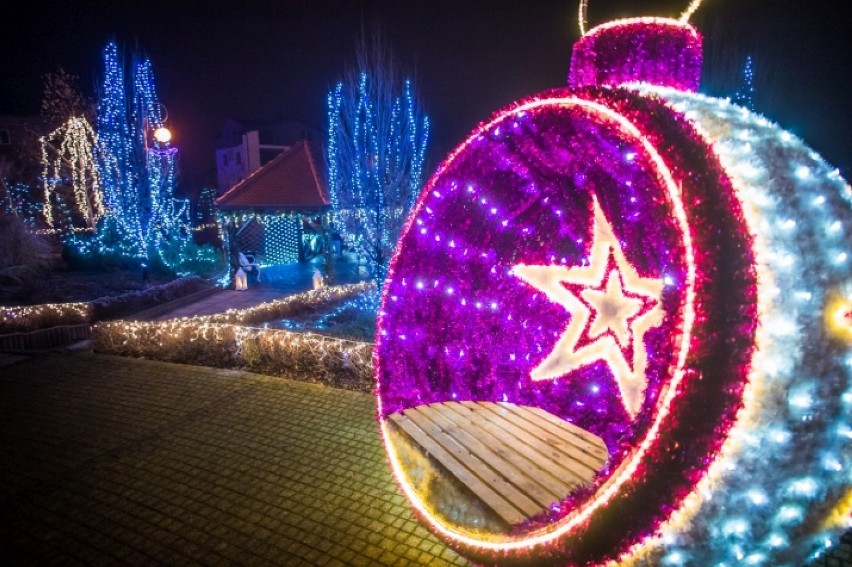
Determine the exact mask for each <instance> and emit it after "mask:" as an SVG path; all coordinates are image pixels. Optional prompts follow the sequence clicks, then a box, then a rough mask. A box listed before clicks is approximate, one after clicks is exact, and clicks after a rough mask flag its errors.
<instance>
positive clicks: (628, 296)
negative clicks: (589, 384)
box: [511, 199, 664, 419]
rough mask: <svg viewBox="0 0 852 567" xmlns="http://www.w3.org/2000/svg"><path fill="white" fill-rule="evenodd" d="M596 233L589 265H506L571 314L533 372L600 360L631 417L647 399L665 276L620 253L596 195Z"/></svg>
mask: <svg viewBox="0 0 852 567" xmlns="http://www.w3.org/2000/svg"><path fill="white" fill-rule="evenodd" d="M593 232H594V239H593V242H592V249H591V252H590V254H589V265H588V266H574V267H567V266H560V265H551V266H531V265H526V264H518V265H516V266H514V267H513V268H512V271H511V273H512V274H514V275H515V276H517V277H519V278H521V279H522V280H524V281H525V282H527V283H528V284H530V285H531V286H533V287H534V288H536V289H538V290H540V291H542V292H544V294H545V295H546V296H547V297H548V299H550V300H551V301H553V302H554V303H558V304H559V305H561V306H563V307H564V308H565V309H566V310H567V311H568V312H569V313H570V314H571V319H570V320H569V322H568V326H567V327H566V328H565V331H563V333H562V336H561V337H559V340H558V341H557V342H556V345H555V346H554V347H553V350H552V351H551V352H550V354H549V355H548V356H547V357H546V358H545V359H544V360H543V361H542V362H541V363H540V364H539V365H538V366H537V367H536V368H534V369H533V370H532V372H531V373H530V377H531V378H532V379H533V380H556V379H558V378H561V377H563V376H565V375H566V374H567V373H569V372H571V371H572V370H576V369H578V368H582V367H584V366H587V365H589V364H592V363H594V362H597V361H598V360H602V361H604V362H605V363H606V364H607V365H608V366H609V368H610V371H611V372H612V374H613V377H614V378H615V381H616V383H617V384H618V388H619V391H620V393H621V401H622V404H624V409H625V410H627V413H628V414H629V415H630V418H631V419H633V418H635V417H636V415H637V414H638V413H639V410H640V409H641V408H642V402H643V401H644V399H645V388H646V387H647V385H648V381H647V379H646V378H645V368H646V366H647V364H648V354H647V352H646V350H645V343H644V340H643V339H644V336H645V333H646V332H647V331H648V330H649V329H651V328H653V327H656V326H657V325H659V324H660V323H662V321H663V316H664V312H663V309H662V306H661V304H660V298H661V296H662V293H663V281H662V280H661V279H655V278H644V277H641V276H640V275H639V274H638V273H636V270H635V268H634V267H633V265H632V264H631V263H630V262H629V261H628V260H627V258H625V256H624V252H623V251H622V249H621V243H620V242H619V241H618V239H617V238H616V237H615V233H614V232H613V230H612V226H611V225H610V223H609V220H607V218H606V216H605V215H604V213H603V211H602V210H601V208H600V205H599V204H598V201H597V199H594V229H593Z"/></svg>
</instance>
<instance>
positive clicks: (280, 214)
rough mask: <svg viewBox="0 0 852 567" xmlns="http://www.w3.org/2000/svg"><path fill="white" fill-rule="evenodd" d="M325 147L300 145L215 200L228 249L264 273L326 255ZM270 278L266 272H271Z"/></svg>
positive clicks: (309, 143)
mask: <svg viewBox="0 0 852 567" xmlns="http://www.w3.org/2000/svg"><path fill="white" fill-rule="evenodd" d="M322 156H323V154H322V150H321V148H318V147H317V146H316V145H314V144H312V143H311V142H309V141H307V140H301V141H299V142H297V143H295V144H293V145H292V146H290V147H289V148H288V149H286V150H284V151H283V152H282V153H281V154H279V155H278V156H276V157H275V158H274V159H272V160H271V161H270V162H269V163H267V164H266V165H264V166H262V167H261V168H260V169H258V170H256V171H255V172H254V173H252V174H251V175H250V176H249V177H247V178H245V179H243V180H242V181H240V182H239V183H237V184H236V185H234V186H233V187H231V188H230V189H229V190H228V191H226V192H225V193H223V194H222V195H221V196H220V197H218V198H217V199H216V208H217V218H218V221H219V224H220V226H221V229H222V235H223V240H224V243H225V249H226V251H228V252H229V253H230V254H231V256H232V257H234V256H235V255H236V254H237V252H249V251H250V252H252V253H253V254H254V255H255V257H256V258H257V261H258V263H259V264H260V265H261V266H263V267H266V268H269V267H272V266H277V265H281V264H292V263H295V262H304V261H307V260H310V259H311V258H313V257H314V256H316V255H317V254H319V253H320V252H321V251H322V250H323V238H324V227H325V226H326V224H327V223H326V218H325V217H326V213H327V212H328V211H329V210H330V206H331V205H330V200H329V198H328V189H327V183H326V177H325V169H324V167H323V166H322V164H323V163H324V160H323V157H322ZM267 273H268V272H267Z"/></svg>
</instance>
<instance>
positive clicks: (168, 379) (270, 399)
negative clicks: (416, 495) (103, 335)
mask: <svg viewBox="0 0 852 567" xmlns="http://www.w3.org/2000/svg"><path fill="white" fill-rule="evenodd" d="M374 415H375V406H374V400H373V398H372V397H371V396H369V395H365V394H359V393H355V392H348V391H343V390H335V389H331V388H326V387H323V386H316V385H312V384H306V383H302V382H296V381H290V380H286V379H282V378H272V377H266V376H262V375H257V374H250V373H245V372H239V371H231V370H221V369H211V368H203V367H194V366H186V365H178V364H169V363H162V362H155V361H147V360H138V359H128V358H123V357H116V356H108V355H99V354H93V353H90V352H85V351H84V352H78V353H76V354H64V355H63V354H55V353H52V354H47V353H46V354H44V355H41V356H38V357H33V358H30V359H27V360H24V361H16V363H14V364H10V365H8V366H6V367H4V368H3V370H2V374H0V455H2V461H0V557H5V558H7V561H6V564H10V561H9V560H11V563H14V564H32V565H44V564H60V565H82V564H88V565H92V564H95V565H103V564H107V565H115V564H120V565H142V564H169V565H178V564H181V565H183V564H193V565H323V566H326V565H328V566H331V565H427V564H428V565H467V564H468V563H467V561H466V560H465V559H463V558H461V557H459V556H458V555H456V554H455V553H454V552H453V551H452V550H450V549H449V548H447V547H446V546H444V545H443V544H442V543H440V542H439V541H438V540H437V539H436V538H435V537H434V536H433V535H431V534H430V533H429V532H428V531H426V530H425V529H424V528H423V527H422V525H421V524H420V523H419V522H417V521H416V520H415V519H414V518H413V517H412V515H411V513H410V511H409V509H408V507H407V503H406V501H405V499H404V497H403V496H402V495H401V494H400V493H399V491H398V490H397V488H396V486H395V484H394V481H393V479H392V476H391V473H390V469H389V466H388V464H387V462H386V460H385V456H384V450H383V448H382V445H381V441H380V437H379V433H378V428H377V424H376V422H375V418H374Z"/></svg>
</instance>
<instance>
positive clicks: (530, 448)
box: [388, 402, 609, 526]
mask: <svg viewBox="0 0 852 567" xmlns="http://www.w3.org/2000/svg"><path fill="white" fill-rule="evenodd" d="M388 417H389V419H390V421H391V422H392V423H394V424H395V425H396V426H397V427H398V428H399V429H400V430H402V431H403V432H405V434H406V435H407V436H408V437H409V438H410V439H411V440H412V441H413V442H414V443H415V444H416V445H418V446H419V448H420V449H421V450H422V451H424V452H426V453H427V454H428V455H430V456H431V457H433V458H434V459H435V460H437V461H438V462H439V463H440V465H441V466H442V467H443V469H444V470H445V471H446V472H447V473H448V474H450V475H452V476H454V477H455V479H457V480H458V481H459V482H461V483H462V484H463V485H464V486H466V487H467V488H468V489H469V490H470V491H471V492H472V493H473V494H474V495H475V496H476V498H478V499H479V500H480V501H481V502H482V503H483V504H485V506H487V507H488V508H489V509H490V510H491V511H493V512H494V513H495V514H496V515H497V516H499V517H500V518H501V519H502V520H503V521H504V522H506V523H507V524H509V525H510V526H512V525H516V524H518V523H520V522H523V521H525V520H527V519H529V518H531V517H533V516H537V515H539V514H541V513H543V512H547V511H549V510H550V507H551V504H552V503H554V502H559V501H561V500H563V499H564V498H565V497H566V496H567V495H568V494H570V493H571V492H572V491H573V490H574V489H575V488H577V487H578V486H581V485H585V484H589V483H591V482H592V480H593V479H594V477H595V475H596V474H597V472H598V471H600V470H601V468H603V466H604V465H605V464H606V461H607V459H608V457H609V454H608V452H607V449H606V445H605V444H604V442H603V440H602V439H601V438H600V437H597V436H596V435H593V434H592V433H589V432H588V431H585V430H583V429H581V428H579V427H577V426H576V425H573V424H571V423H569V422H567V421H565V420H563V419H560V418H558V417H556V416H554V415H552V414H550V413H548V412H546V411H544V410H542V409H541V408H536V407H529V406H520V405H516V404H510V403H504V402H497V403H495V402H442V403H435V404H429V405H422V406H417V407H413V408H409V409H407V410H405V411H403V412H397V413H394V414H391V415H390V416H388Z"/></svg>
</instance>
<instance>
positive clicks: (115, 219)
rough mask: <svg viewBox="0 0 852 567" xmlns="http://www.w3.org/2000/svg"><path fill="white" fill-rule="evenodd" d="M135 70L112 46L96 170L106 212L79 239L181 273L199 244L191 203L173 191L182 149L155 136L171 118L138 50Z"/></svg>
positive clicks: (95, 249) (90, 248) (82, 244)
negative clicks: (92, 233) (91, 233)
mask: <svg viewBox="0 0 852 567" xmlns="http://www.w3.org/2000/svg"><path fill="white" fill-rule="evenodd" d="M130 69H131V74H130V77H129V79H130V80H129V81H127V80H126V76H125V67H124V62H123V60H122V58H121V54H120V53H119V49H118V46H117V44H116V43H115V42H110V43H109V44H107V46H106V48H105V49H104V75H103V82H102V83H101V87H100V92H99V102H98V109H97V133H98V140H99V152H98V156H99V159H98V169H99V171H100V175H101V181H102V186H103V192H104V202H105V205H106V209H107V215H106V217H105V220H104V222H103V223H102V225H101V226H100V227H99V230H98V234H97V236H96V238H92V239H88V240H83V239H78V240H77V241H76V242H75V244H76V245H77V248H78V251H79V252H82V253H90V254H91V253H101V254H104V253H106V254H112V255H114V256H117V257H119V258H121V259H125V260H133V261H136V262H139V263H141V264H143V265H151V264H154V265H160V266H161V267H164V268H166V269H167V270H169V271H178V268H179V264H180V263H182V262H183V261H184V260H185V258H186V256H187V254H188V251H189V249H190V248H194V245H193V243H192V241H191V238H190V237H189V234H188V232H189V224H190V220H189V207H188V201H185V200H179V199H176V198H175V195H174V193H175V188H176V185H177V163H176V158H177V148H175V147H173V146H172V145H171V144H170V143H169V142H168V141H159V140H156V139H154V138H153V137H152V136H151V133H152V132H153V131H154V130H156V129H157V128H161V127H163V124H164V121H165V118H166V117H165V109H164V107H163V105H162V104H160V102H159V100H158V99H157V93H156V89H155V86H154V75H153V71H152V67H151V62H150V61H149V60H148V59H144V58H141V57H139V56H138V55H137V56H134V58H133V61H132V65H131V67H130ZM128 89H130V92H131V94H130V95H128ZM211 260H212V257H211Z"/></svg>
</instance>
